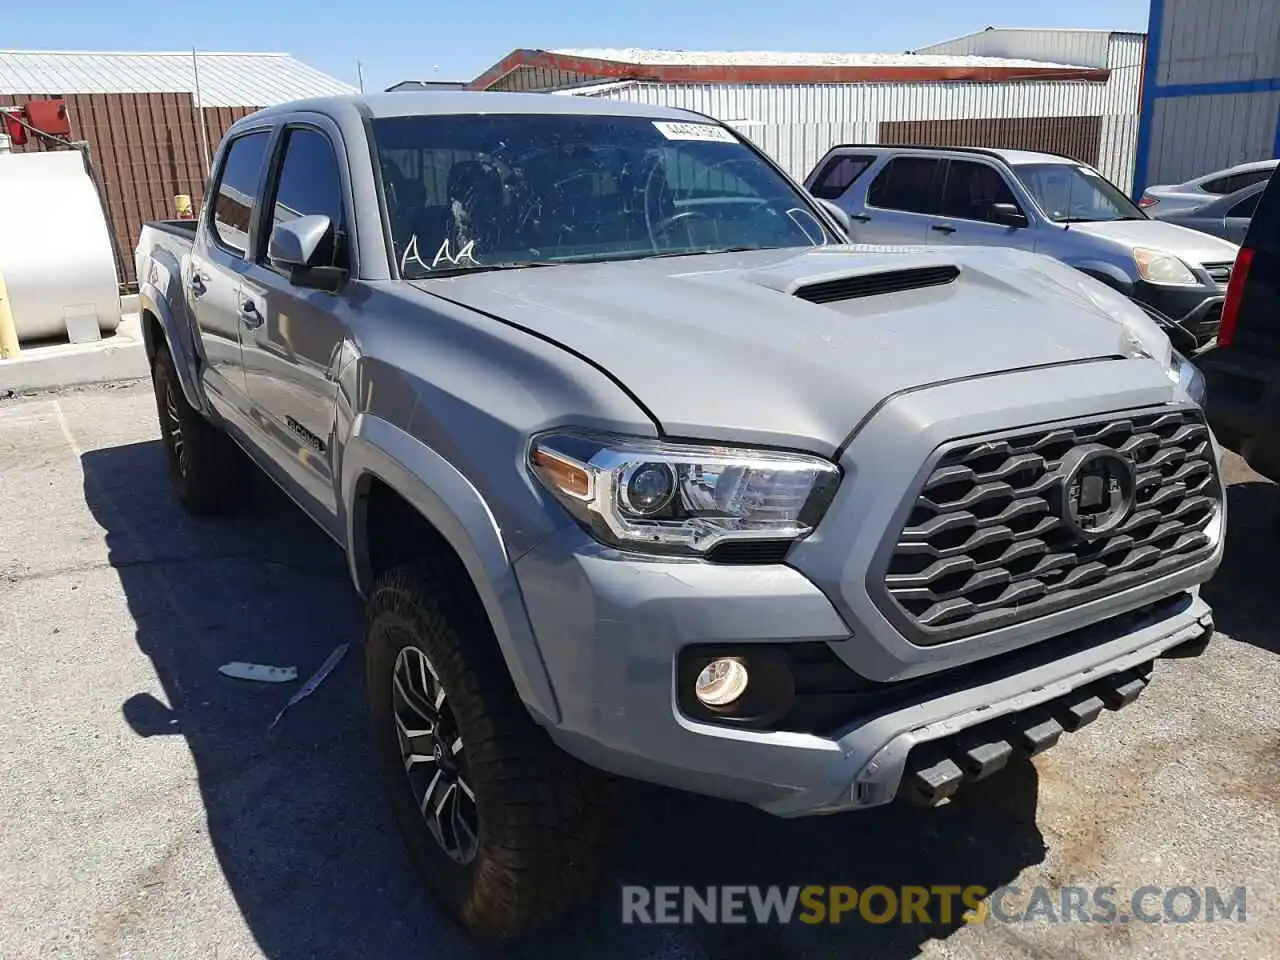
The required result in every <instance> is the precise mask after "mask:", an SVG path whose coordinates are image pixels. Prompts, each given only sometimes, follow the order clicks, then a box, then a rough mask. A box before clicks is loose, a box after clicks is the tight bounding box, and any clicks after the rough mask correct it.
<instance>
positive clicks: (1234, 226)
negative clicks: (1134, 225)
mask: <svg viewBox="0 0 1280 960" xmlns="http://www.w3.org/2000/svg"><path fill="white" fill-rule="evenodd" d="M1269 182H1270V181H1269V180H1262V181H1259V182H1258V183H1254V184H1251V185H1249V186H1247V187H1245V188H1244V189H1243V190H1237V191H1235V192H1234V193H1228V194H1227V195H1226V196H1222V197H1215V196H1206V197H1205V199H1204V202H1203V203H1200V204H1198V205H1196V206H1192V207H1181V206H1180V207H1177V208H1174V209H1166V208H1165V207H1164V205H1163V204H1161V205H1159V206H1156V207H1149V208H1148V210H1147V212H1148V213H1150V214H1151V216H1153V217H1155V218H1156V219H1157V220H1163V221H1165V222H1166V223H1176V224H1177V225H1178V226H1180V227H1189V228H1190V229H1192V230H1199V231H1200V232H1201V233H1209V234H1212V235H1213V236H1215V237H1222V239H1224V240H1230V241H1231V242H1232V243H1244V236H1245V234H1246V233H1248V232H1249V221H1250V220H1251V219H1252V217H1253V211H1254V209H1255V208H1256V207H1257V206H1258V198H1259V197H1261V196H1262V191H1264V190H1266V189H1267V184H1268V183H1269Z"/></svg>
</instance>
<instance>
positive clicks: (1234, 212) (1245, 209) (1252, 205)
mask: <svg viewBox="0 0 1280 960" xmlns="http://www.w3.org/2000/svg"><path fill="white" fill-rule="evenodd" d="M1261 196H1262V191H1261V190H1259V191H1258V192H1257V193H1255V194H1253V196H1250V197H1245V198H1244V199H1243V200H1241V201H1240V202H1239V203H1237V204H1236V205H1235V206H1234V207H1232V208H1231V209H1230V210H1228V211H1227V216H1228V217H1245V218H1246V219H1247V218H1249V217H1252V216H1253V211H1255V210H1257V209H1258V198H1260V197H1261Z"/></svg>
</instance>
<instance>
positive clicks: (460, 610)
mask: <svg viewBox="0 0 1280 960" xmlns="http://www.w3.org/2000/svg"><path fill="white" fill-rule="evenodd" d="M137 259H138V277H139V285H140V290H139V296H140V301H141V306H142V312H143V317H144V321H145V322H144V328H145V332H146V344H147V351H148V354H149V355H150V357H151V360H152V363H153V368H154V380H155V393H156V401H157V407H158V413H159V419H160V429H161V433H162V437H163V441H164V444H165V445H166V448H167V450H168V459H169V466H170V470H171V474H172V478H173V482H174V485H175V487H176V490H177V494H178V496H179V497H180V498H181V500H182V502H183V503H184V504H186V505H187V506H188V507H189V508H190V509H192V510H195V511H199V512H210V511H214V510H218V509H223V508H232V507H235V506H236V505H237V503H239V502H240V501H241V499H242V498H243V497H244V496H245V495H246V490H247V487H246V478H247V466H248V465H249V464H250V463H253V464H256V465H257V466H258V467H259V468H261V469H262V470H263V471H264V472H266V473H267V474H268V475H269V476H270V477H271V478H272V479H273V480H274V481H275V482H276V483H277V484H279V485H280V486H281V487H282V488H283V489H284V490H285V491H286V492H287V493H288V494H289V496H291V497H292V498H293V499H294V500H295V501H297V503H298V504H299V506H301V508H302V509H303V510H305V511H306V512H307V513H308V514H309V515H310V516H311V517H312V518H313V519H314V520H315V522H316V523H318V524H319V525H320V526H321V527H322V528H323V529H324V530H325V531H327V532H328V533H329V535H330V536H332V537H333V539H334V540H335V541H337V543H338V544H340V545H341V547H342V548H343V549H344V550H345V552H346V555H347V557H348V560H349V564H350V571H351V578H352V581H353V582H354V584H355V587H356V589H357V590H359V591H360V593H361V594H363V595H364V596H365V597H366V598H367V601H368V613H367V618H366V620H365V625H364V638H363V639H364V653H365V662H366V676H367V683H368V696H369V703H370V709H371V713H372V717H373V725H374V727H373V729H374V736H375V742H376V748H377V750H378V754H379V757H380V762H381V764H382V765H383V766H384V767H385V770H386V774H387V789H388V793H389V796H390V798H391V802H392V805H393V807H394V811H395V814H396V817H397V820H398V823H399V825H400V827H401V828H402V830H403V833H404V836H405V840H406V842H407V844H408V847H409V850H410V852H411V855H412V857H413V859H414V861H415V863H416V864H417V865H418V866H419V867H420V868H421V871H422V873H423V875H424V877H425V879H426V881H427V883H428V885H429V886H430V887H431V888H432V889H433V891H434V892H435V893H436V894H437V896H438V897H439V899H440V900H441V902H442V903H443V904H444V905H445V907H446V909H447V910H448V912H449V913H450V914H451V915H452V916H454V917H455V918H457V919H458V920H459V922H461V923H462V924H463V925H464V926H466V927H467V928H468V929H470V930H472V931H474V932H475V933H476V934H478V935H480V936H482V937H484V938H487V939H501V938H505V937H509V936H514V935H517V934H520V933H523V932H525V931H527V930H529V929H530V928H532V927H533V926H535V925H536V924H538V923H540V922H542V921H545V920H547V919H549V918H551V917H553V916H555V915H557V914H558V913H560V912H561V911H562V910H564V909H565V908H566V907H567V906H568V905H570V904H571V903H573V902H574V900H575V899H576V898H577V897H578V896H580V895H581V894H582V893H583V892H584V891H586V890H587V889H589V888H590V885H591V883H592V882H593V880H594V879H595V878H597V877H599V875H600V870H601V866H602V864H604V863H607V859H606V858H605V857H604V850H605V849H606V847H607V841H608V838H609V836H610V834H611V828H613V827H616V825H617V824H616V821H617V820H618V818H619V816H620V814H619V812H618V809H619V808H618V807H617V806H616V805H614V804H613V803H612V801H611V799H610V798H611V797H612V796H613V791H614V790H615V789H616V788H617V787H618V786H620V785H621V784H622V783H624V782H625V779H624V778H634V779H639V780H644V781H650V782H654V783H659V784H665V785H668V786H673V787H678V788H682V789H685V790H691V791H697V792H701V793H705V794H710V795H714V796H718V797H724V798H730V799H733V800H737V801H742V802H745V803H749V804H753V805H755V806H757V807H759V808H761V809H763V810H766V811H769V812H771V813H774V814H777V815H779V816H784V817H792V816H802V815H808V814H819V813H832V812H837V811H853V810H863V809H867V808H870V807H875V806H877V805H881V804H885V803H888V802H890V801H892V800H894V799H896V798H905V799H911V800H915V801H918V802H921V803H923V804H925V805H936V804H938V803H941V802H944V801H945V800H946V799H947V798H948V797H950V796H951V795H952V794H953V793H954V792H955V791H956V790H957V789H958V788H961V787H962V786H963V785H964V784H965V783H967V782H970V781H973V780H977V779H980V778H982V777H986V776H989V775H991V774H993V773H995V772H996V771H998V770H1000V768H1002V767H1003V766H1005V765H1006V764H1007V763H1008V762H1009V761H1010V760H1011V759H1012V758H1016V757H1025V756H1028V755H1032V754H1035V753H1038V752H1039V751H1041V750H1044V749H1046V748H1047V747H1050V746H1052V745H1053V744H1054V743H1055V742H1056V741H1057V740H1058V739H1059V737H1060V736H1061V735H1062V734H1063V731H1064V730H1065V731H1071V730H1075V729H1077V728H1079V727H1080V726H1081V725H1083V724H1086V723H1088V722H1090V721H1092V720H1093V719H1094V718H1096V717H1097V716H1098V715H1099V714H1100V713H1101V712H1102V711H1103V710H1104V709H1112V710H1114V709H1118V708H1120V707H1122V706H1125V705H1126V704H1128V703H1130V702H1132V701H1133V699H1134V698H1135V697H1137V696H1138V694H1139V693H1140V692H1141V690H1142V689H1143V687H1144V685H1145V684H1146V683H1147V681H1148V677H1149V674H1150V672H1151V670H1152V665H1153V663H1154V661H1156V660H1157V659H1159V658H1161V657H1165V656H1171V655H1190V654H1194V653H1197V652H1198V651H1199V650H1201V649H1203V645H1204V643H1205V642H1206V641H1207V639H1208V636H1209V635H1210V633H1211V632H1212V628H1213V622H1212V618H1211V614H1210V611H1209V608H1208V607H1207V606H1206V604H1205V603H1204V601H1203V600H1202V599H1201V598H1200V596H1199V585H1200V584H1202V583H1203V582H1204V581H1205V580H1207V579H1208V578H1209V577H1210V576H1211V575H1212V574H1213V572H1214V570H1215V568H1216V567H1217V565H1218V563H1219V559H1220V557H1221V555H1222V540H1223V525H1224V520H1225V517H1224V499H1223V490H1222V486H1221V481H1220V477H1219V464H1218V448H1217V446H1216V444H1215V441H1214V439H1213V437H1212V435H1211V434H1210V431H1209V430H1208V428H1207V427H1206V425H1205V422H1204V418H1203V415H1202V413H1201V410H1200V408H1199V406H1198V405H1197V404H1195V403H1194V402H1193V401H1192V400H1191V399H1190V397H1189V394H1188V389H1189V388H1190V386H1191V382H1190V380H1189V377H1190V376H1191V374H1190V371H1189V369H1188V368H1187V367H1186V366H1185V365H1184V364H1183V363H1182V362H1181V360H1180V358H1178V357H1177V355H1176V354H1174V353H1172V352H1171V349H1170V345H1169V342H1168V340H1167V338H1166V337H1165V336H1164V335H1163V334H1162V333H1161V332H1160V331H1159V330H1158V329H1157V328H1156V327H1155V326H1154V325H1153V323H1152V321H1151V320H1150V319H1149V318H1148V317H1147V316H1146V315H1145V314H1144V313H1143V312H1142V311H1141V310H1139V309H1138V308H1137V307H1135V306H1134V305H1133V304H1131V303H1130V302H1129V301H1128V300H1127V299H1125V298H1124V297H1123V296H1121V295H1120V294H1118V293H1116V292H1115V291H1112V290H1110V289H1108V288H1107V287H1105V286H1103V285H1102V284H1100V283H1098V282H1097V281H1095V280H1092V279H1090V278H1088V277H1086V276H1084V275H1083V274H1081V273H1080V272H1079V271H1076V270H1073V269H1071V268H1070V267H1067V266H1065V265H1063V264H1060V263H1057V262H1055V261H1053V260H1050V259H1049V258H1046V257H1043V256H1039V255H1036V254H1032V253H1026V252H1022V251H1017V250H1000V249H983V248H969V249H963V248H934V249H924V248H919V247H915V248H894V247H884V248H873V247H854V246H848V245H846V244H844V243H843V234H842V230H841V226H840V224H839V217H838V216H837V215H836V214H835V213H833V212H832V211H831V210H829V209H828V208H826V207H824V206H823V205H822V204H819V203H817V202H815V201H813V200H812V199H810V198H808V197H807V196H806V195H805V194H804V193H803V191H802V190H800V188H799V187H798V186H797V185H796V184H795V183H793V182H792V181H790V180H789V179H788V178H787V177H786V176H785V175H783V174H782V173H781V172H780V171H779V169H778V168H777V167H776V166H775V165H774V164H773V163H772V162H771V161H770V160H769V159H768V158H766V157H765V156H764V155H763V154H761V153H760V152H758V151H757V150H756V149H755V148H754V147H752V146H751V145H750V144H749V143H747V142H744V141H743V140H741V139H740V138H739V137H738V136H737V135H736V134H735V133H733V132H732V131H730V130H729V129H727V128H726V127H724V126H721V125H719V124H717V123H715V122H713V121H710V120H707V119H706V118H704V117H701V116H698V115H695V114H690V113H686V112H683V111H678V110H672V109H666V108H651V107H640V106H632V105H628V104H623V103H614V102H600V101H595V100H589V99H578V98H573V97H559V96H537V95H529V94H499V93H475V94H471V93H457V94H455V93H426V94H408V93H397V94H393V95H386V96H369V97H358V98H340V99H325V100H314V101H307V102H301V103H294V104H289V105H285V106H281V107H275V108H271V109H269V110H265V111H262V112H260V113H256V114H253V115H252V116H249V117H247V118H245V119H243V120H241V121H239V122H238V123H237V124H236V125H235V126H234V127H233V128H232V129H231V130H230V131H229V133H228V134H227V136H226V137H225V139H224V140H223V142H222V144H221V146H220V148H219V150H218V154H217V158H216V161H215V165H214V171H213V176H212V179H211V182H210V185H209V188H208V192H207V197H206V201H205V204H204V209H203V211H202V213H201V216H200V219H199V221H198V222H196V223H194V224H190V223H189V224H184V225H176V224H162V223H155V224H150V225H148V226H147V227H146V228H145V229H144V231H143V234H142V237H141V242H140V246H139V248H138V251H137ZM192 589H203V587H202V586H201V585H199V584H194V583H193V584H192ZM619 775H621V776H620V777H619Z"/></svg>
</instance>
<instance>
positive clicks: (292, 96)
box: [0, 50, 357, 107]
mask: <svg viewBox="0 0 1280 960" xmlns="http://www.w3.org/2000/svg"><path fill="white" fill-rule="evenodd" d="M196 62H197V63H198V65H199V70H200V105H201V106H203V107H269V106H272V105H274V104H277V103H285V102H287V101H289V100H297V99H300V98H303V97H316V96H331V95H340V94H349V93H356V92H357V90H356V88H355V87H353V86H351V85H350V84H347V83H343V82H342V81H341V80H335V79H334V78H333V77H331V76H329V75H328V74H325V73H321V72H320V71H319V70H316V69H313V68H312V67H309V66H307V65H306V64H305V63H302V62H301V61H299V60H295V59H294V58H293V57H291V56H289V55H288V54H287V53H203V52H202V53H198V54H196ZM195 89H196V73H195V70H194V69H193V65H192V55H191V53H190V51H187V52H184V53H123V52H111V53H107V52H101V53H100V52H82V51H65V50H48V51H44V50H0V94H72V93H186V92H195Z"/></svg>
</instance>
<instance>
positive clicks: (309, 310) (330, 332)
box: [238, 126, 351, 534]
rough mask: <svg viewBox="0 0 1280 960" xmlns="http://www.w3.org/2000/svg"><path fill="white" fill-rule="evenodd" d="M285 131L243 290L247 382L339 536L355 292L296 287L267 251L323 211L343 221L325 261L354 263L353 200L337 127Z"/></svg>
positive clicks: (287, 481)
mask: <svg viewBox="0 0 1280 960" xmlns="http://www.w3.org/2000/svg"><path fill="white" fill-rule="evenodd" d="M282 137H283V142H282V145H281V149H280V150H278V151H276V156H277V162H276V165H275V166H274V168H273V171H272V176H271V178H270V180H269V186H268V192H267V195H266V196H267V200H268V204H269V206H268V209H269V210H270V213H271V217H270V219H269V220H266V221H265V226H264V237H263V242H262V243H260V244H259V245H258V246H259V255H258V256H257V258H256V259H255V262H254V263H252V264H250V266H249V268H248V270H247V271H246V273H245V277H244V282H243V284H242V286H241V288H240V302H239V304H238V313H239V323H240V329H241V337H242V343H243V348H244V371H245V383H246V385H247V387H248V391H249V399H250V401H251V403H252V405H253V409H254V417H255V418H256V419H257V420H258V421H259V426H260V427H261V428H262V429H263V430H264V431H265V432H266V434H267V436H268V438H269V441H270V442H274V443H275V444H276V445H277V447H278V448H280V449H281V452H282V453H283V454H284V456H283V457H281V458H280V461H279V462H280V464H281V465H282V473H283V474H284V476H280V477H277V479H278V480H280V481H281V483H283V484H284V485H285V487H286V489H287V490H288V491H289V492H290V493H292V494H293V495H294V496H295V498H296V499H298V500H299V501H301V502H302V504H303V506H304V507H306V508H307V509H308V510H309V511H310V512H311V513H312V514H313V515H314V516H315V518H316V519H317V520H318V521H319V522H320V523H322V524H323V525H326V526H329V527H330V531H331V532H332V533H335V534H336V533H338V531H337V530H336V528H335V525H336V524H337V522H338V509H337V494H336V489H335V482H334V461H333V448H332V440H333V429H334V417H335V413H336V408H337V376H338V372H339V370H340V368H341V364H342V360H343V358H344V357H345V356H346V355H347V351H346V350H345V346H346V326H345V324H344V322H343V320H342V317H343V316H344V315H345V311H346V309H347V304H346V299H345V296H344V294H342V293H336V294H335V293H328V292H324V291H321V290H314V289H309V288H305V287H296V286H294V285H293V284H291V283H290V282H289V278H288V276H287V275H285V273H284V272H282V271H280V270H277V269H276V268H275V267H273V266H272V265H271V264H270V261H269V259H268V257H267V248H268V243H269V239H268V238H269V236H270V232H271V230H272V228H273V227H274V226H275V225H276V224H279V223H282V222H285V221H288V220H290V219H293V218H296V217H300V216H309V215H313V214H323V215H324V216H327V217H328V218H329V220H330V223H331V224H332V225H333V228H332V230H331V232H330V236H329V242H327V243H326V245H325V250H324V253H323V255H324V258H325V263H326V265H331V266H340V267H344V268H346V269H350V267H351V263H350V261H349V244H348V237H349V235H350V234H349V226H350V224H349V216H348V210H349V209H350V204H349V203H348V202H347V200H346V197H347V192H346V188H345V186H344V181H343V177H342V173H341V168H340V166H339V164H338V159H337V156H338V155H337V151H336V150H335V148H334V139H333V138H334V137H336V133H334V134H331V133H330V132H328V131H326V130H322V129H320V128H318V127H313V126H294V127H288V128H286V129H285V130H284V131H283V133H282Z"/></svg>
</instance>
